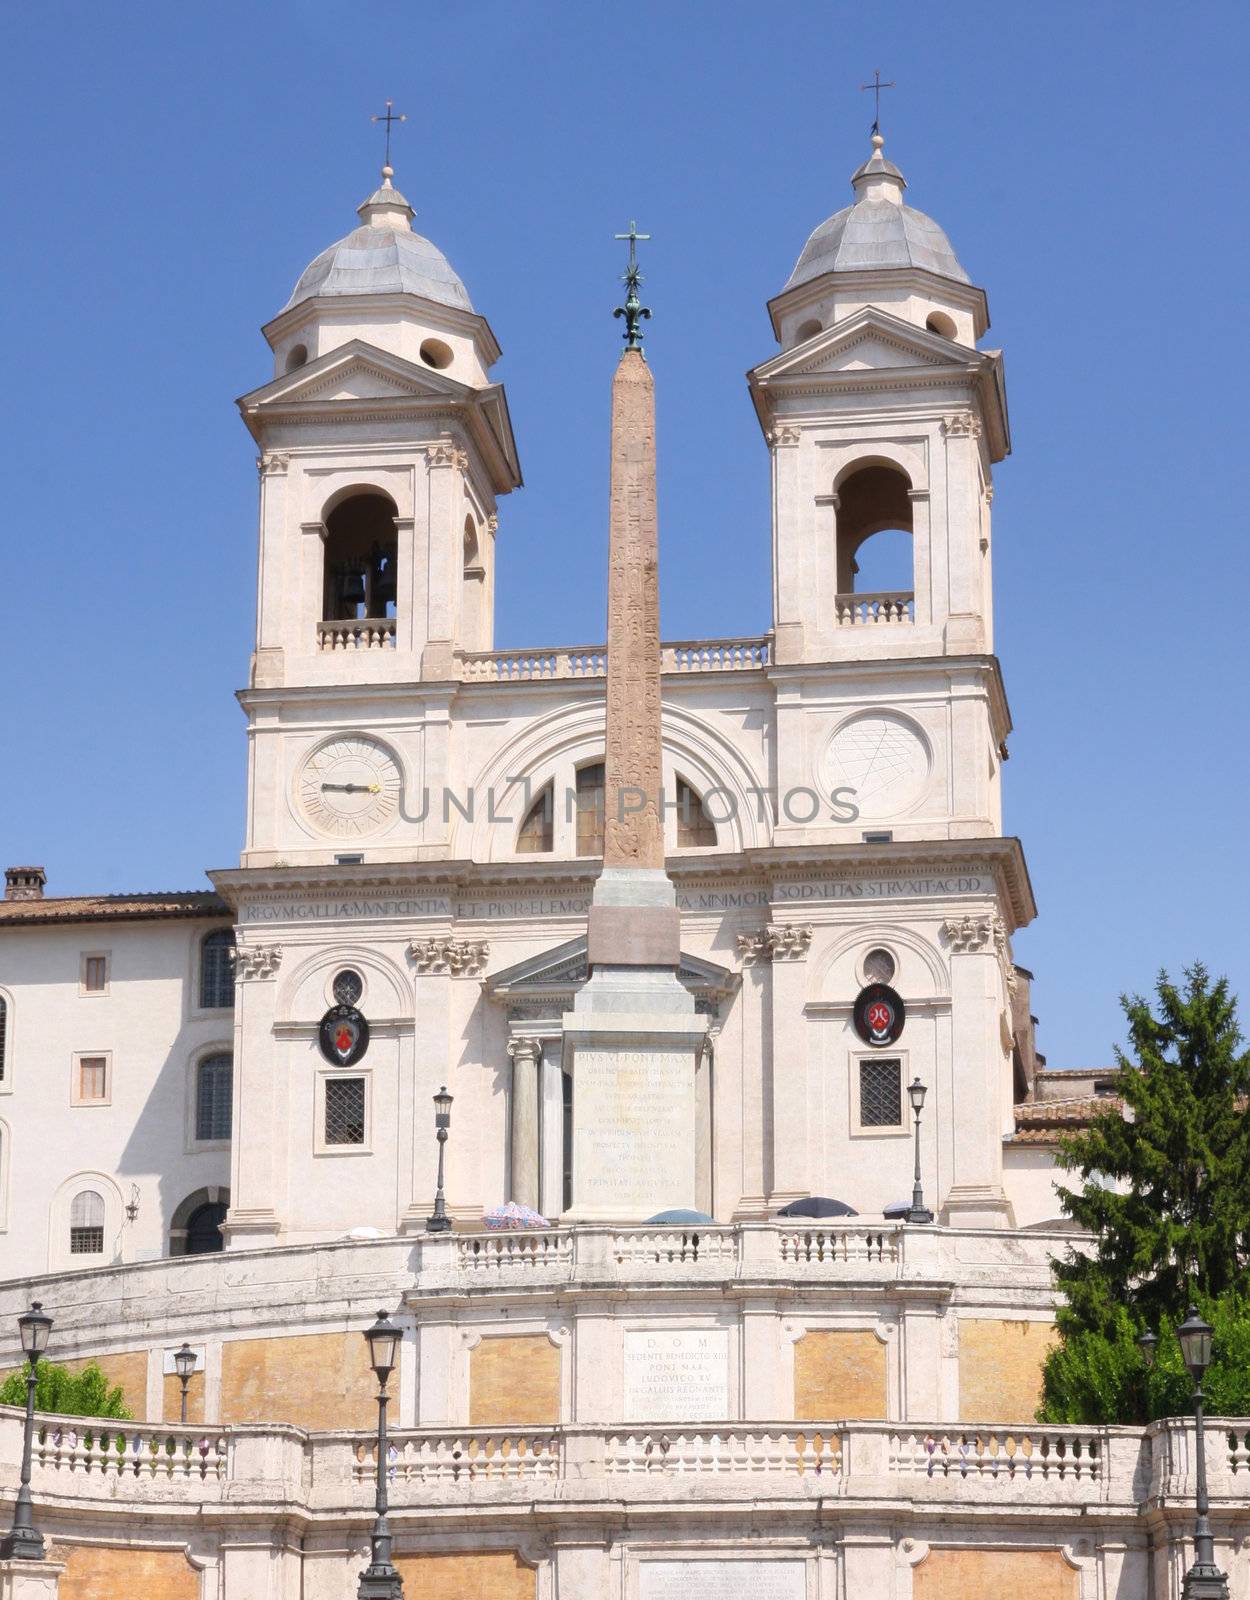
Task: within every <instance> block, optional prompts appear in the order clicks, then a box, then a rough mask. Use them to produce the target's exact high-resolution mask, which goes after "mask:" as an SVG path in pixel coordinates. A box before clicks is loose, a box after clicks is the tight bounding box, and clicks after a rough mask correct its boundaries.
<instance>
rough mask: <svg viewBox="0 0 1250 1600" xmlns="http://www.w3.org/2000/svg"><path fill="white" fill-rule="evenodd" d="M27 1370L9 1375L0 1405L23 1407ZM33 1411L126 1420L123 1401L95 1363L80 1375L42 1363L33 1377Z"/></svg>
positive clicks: (1, 1389)
mask: <svg viewBox="0 0 1250 1600" xmlns="http://www.w3.org/2000/svg"><path fill="white" fill-rule="evenodd" d="M29 1372H30V1367H29V1366H23V1367H22V1368H21V1369H20V1370H19V1371H17V1372H10V1374H9V1375H8V1377H7V1378H6V1379H5V1380H4V1382H3V1383H2V1384H0V1405H4V1406H25V1404H26V1379H27V1375H28V1374H29ZM35 1409H36V1410H37V1411H47V1412H51V1413H53V1414H55V1415H57V1416H62V1417H117V1418H123V1419H124V1418H128V1417H130V1415H131V1413H130V1412H129V1411H127V1409H126V1397H125V1396H124V1395H123V1393H122V1391H121V1389H120V1388H117V1387H113V1388H110V1387H109V1381H108V1379H107V1378H106V1377H105V1376H104V1373H103V1372H102V1371H101V1370H100V1368H99V1367H98V1366H97V1364H96V1363H95V1362H94V1361H89V1362H88V1363H87V1365H86V1366H85V1367H83V1369H82V1370H81V1372H71V1371H70V1370H69V1369H68V1368H67V1367H60V1366H57V1365H56V1363H55V1362H50V1361H41V1362H40V1363H39V1367H38V1369H37V1371H36V1374H35Z"/></svg>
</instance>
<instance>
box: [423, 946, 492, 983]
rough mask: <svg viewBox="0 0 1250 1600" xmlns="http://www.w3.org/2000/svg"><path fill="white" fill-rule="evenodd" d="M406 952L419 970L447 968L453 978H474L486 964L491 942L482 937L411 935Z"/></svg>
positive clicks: (433, 971)
mask: <svg viewBox="0 0 1250 1600" xmlns="http://www.w3.org/2000/svg"><path fill="white" fill-rule="evenodd" d="M408 954H409V955H410V956H411V957H412V959H413V961H414V962H415V963H416V967H417V971H418V972H428V973H439V972H449V973H450V974H451V975H452V976H453V977H456V978H476V977H478V976H479V975H480V974H481V973H482V972H483V971H484V970H485V967H486V962H487V959H488V958H489V956H490V945H489V943H488V942H487V941H486V940H485V939H453V938H450V937H448V936H443V937H439V938H433V939H414V940H413V941H412V943H411V944H410V945H409V946H408Z"/></svg>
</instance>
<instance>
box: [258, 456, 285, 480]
mask: <svg viewBox="0 0 1250 1600" xmlns="http://www.w3.org/2000/svg"><path fill="white" fill-rule="evenodd" d="M290 464H291V457H290V456H289V455H288V454H287V452H286V451H285V450H267V451H266V452H265V454H264V455H263V456H257V457H256V470H257V472H258V473H259V474H260V475H261V477H262V478H273V477H276V476H277V475H278V474H279V473H282V472H285V471H286V469H287V468H288V467H289V466H290Z"/></svg>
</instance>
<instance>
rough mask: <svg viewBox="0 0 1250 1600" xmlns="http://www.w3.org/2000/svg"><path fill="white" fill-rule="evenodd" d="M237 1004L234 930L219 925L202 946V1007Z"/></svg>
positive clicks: (214, 1008)
mask: <svg viewBox="0 0 1250 1600" xmlns="http://www.w3.org/2000/svg"><path fill="white" fill-rule="evenodd" d="M233 1005H234V932H233V930H232V929H230V928H217V929H216V930H215V931H214V932H213V933H210V934H207V935H206V936H205V938H204V942H203V943H202V944H201V945H200V1007H201V1009H202V1010H205V1011H224V1010H229V1009H230V1008H231V1007H232V1006H233Z"/></svg>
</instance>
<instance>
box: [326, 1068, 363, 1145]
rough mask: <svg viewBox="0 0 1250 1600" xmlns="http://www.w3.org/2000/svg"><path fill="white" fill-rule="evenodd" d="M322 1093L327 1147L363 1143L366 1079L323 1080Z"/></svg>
mask: <svg viewBox="0 0 1250 1600" xmlns="http://www.w3.org/2000/svg"><path fill="white" fill-rule="evenodd" d="M325 1091H326V1108H325V1142H326V1144H327V1145H345V1144H364V1142H365V1080H364V1079H363V1078H326V1079H325Z"/></svg>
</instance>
